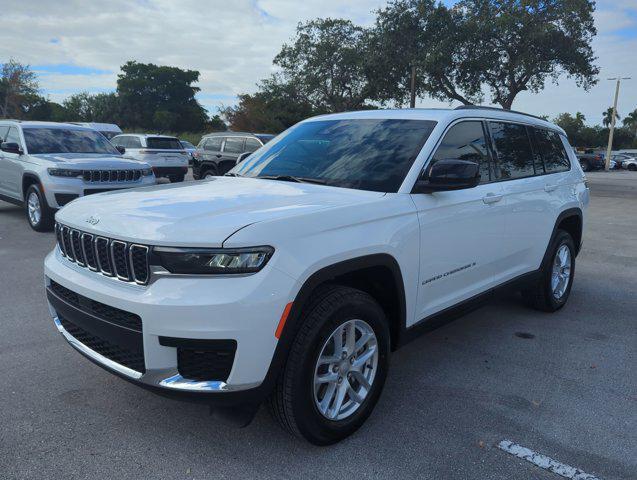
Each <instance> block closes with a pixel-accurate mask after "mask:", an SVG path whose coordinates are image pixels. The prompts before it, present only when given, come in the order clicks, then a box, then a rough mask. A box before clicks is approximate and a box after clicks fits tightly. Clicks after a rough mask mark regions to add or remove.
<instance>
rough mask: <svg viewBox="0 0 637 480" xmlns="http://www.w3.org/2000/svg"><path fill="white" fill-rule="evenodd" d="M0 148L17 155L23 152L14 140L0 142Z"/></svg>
mask: <svg viewBox="0 0 637 480" xmlns="http://www.w3.org/2000/svg"><path fill="white" fill-rule="evenodd" d="M0 150H2V151H3V152H7V153H16V154H18V155H22V153H23V152H22V149H21V148H20V145H18V144H17V143H15V142H2V144H0Z"/></svg>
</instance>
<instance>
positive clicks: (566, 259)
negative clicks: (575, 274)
mask: <svg viewBox="0 0 637 480" xmlns="http://www.w3.org/2000/svg"><path fill="white" fill-rule="evenodd" d="M570 278H571V250H570V249H569V248H568V246H566V245H562V246H561V247H560V248H558V250H557V252H556V253H555V258H554V259H553V270H552V271H551V291H552V292H553V297H555V299H556V300H559V299H561V298H562V297H563V296H564V293H566V289H567V288H568V282H569V280H570Z"/></svg>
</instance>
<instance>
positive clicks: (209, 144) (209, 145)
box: [203, 137, 223, 152]
mask: <svg viewBox="0 0 637 480" xmlns="http://www.w3.org/2000/svg"><path fill="white" fill-rule="evenodd" d="M222 141H223V137H210V138H208V139H207V140H206V141H205V143H204V144H203V149H204V150H208V151H211V152H220V151H221V142H222Z"/></svg>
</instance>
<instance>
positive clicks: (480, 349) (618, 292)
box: [0, 171, 637, 480]
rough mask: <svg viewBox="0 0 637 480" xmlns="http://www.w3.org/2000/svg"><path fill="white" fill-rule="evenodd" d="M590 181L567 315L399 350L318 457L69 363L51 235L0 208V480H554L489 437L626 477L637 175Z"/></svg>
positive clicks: (77, 359)
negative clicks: (363, 414) (48, 261)
mask: <svg viewBox="0 0 637 480" xmlns="http://www.w3.org/2000/svg"><path fill="white" fill-rule="evenodd" d="M588 177H589V181H590V185H591V191H592V200H591V206H590V210H589V219H588V225H587V227H586V232H585V235H584V247H583V250H582V252H581V254H580V256H579V257H578V260H577V268H576V275H575V282H574V286H573V290H572V294H571V298H570V301H569V303H568V304H567V306H566V307H565V308H564V309H563V310H561V311H560V312H558V313H556V314H552V315H551V314H543V313H539V312H535V311H532V310H528V309H527V308H526V307H524V306H523V305H522V304H521V302H520V301H519V300H518V299H516V298H503V299H500V300H497V301H494V302H492V303H490V304H488V305H486V306H484V307H483V308H481V309H480V310H477V311H475V312H473V313H471V314H469V315H467V316H465V317H463V318H461V319H458V320H456V321H454V322H452V323H449V324H447V325H445V326H443V327H441V328H439V329H437V330H435V331H433V332H431V333H429V334H427V335H425V336H423V337H421V338H420V339H418V340H416V341H414V342H412V343H411V344H409V345H408V346H406V347H405V348H403V349H402V350H400V351H398V352H396V353H395V354H394V355H393V356H392V366H391V369H390V373H389V377H388V381H387V384H386V386H385V390H384V393H383V395H382V397H381V400H380V402H379V404H378V406H377V407H376V410H375V412H374V413H373V415H372V417H371V418H370V419H369V421H368V422H367V423H366V424H365V425H364V426H363V427H362V429H361V430H360V431H359V432H358V433H357V434H355V435H354V436H353V437H351V438H349V439H347V440H345V441H344V442H342V443H341V444H339V445H337V446H332V447H324V448H318V447H313V446H311V445H308V444H305V443H303V442H301V441H299V440H297V439H295V438H293V437H290V436H288V435H287V434H286V433H284V432H283V431H282V430H281V429H279V428H278V426H277V425H276V424H275V422H274V421H273V420H271V419H270V417H269V416H268V414H267V412H266V410H265V409H264V408H263V409H262V410H261V411H260V412H259V414H258V415H257V418H256V419H255V421H254V422H253V423H252V424H251V425H250V426H249V427H247V428H245V429H235V428H234V427H229V426H226V425H223V424H220V423H218V422H217V421H215V420H213V419H212V418H211V417H210V416H209V415H208V411H207V410H206V408H205V407H204V406H201V405H192V404H186V403H179V402H175V401H172V400H168V399H164V398H161V397H158V396H155V395H153V394H151V393H149V392H146V391H144V390H142V389H140V388H137V387H135V386H133V385H130V384H128V383H127V382H124V381H122V380H120V379H119V378H116V377H115V376H113V375H111V374H109V373H107V372H105V371H103V370H102V369H100V368H99V367H97V366H95V365H93V364H92V363H90V362H88V361H87V360H85V359H84V358H82V356H81V355H79V354H78V353H76V352H75V351H74V350H73V349H72V348H71V347H70V346H69V345H67V344H66V343H65V342H64V341H63V340H62V338H61V337H60V336H59V334H58V333H57V331H56V329H55V327H54V325H53V322H52V321H51V318H50V316H49V313H48V310H47V307H46V302H45V296H44V292H43V280H42V274H43V273H42V261H43V258H44V256H45V254H46V253H47V252H48V251H49V250H50V249H51V248H52V247H53V244H54V237H53V234H38V233H35V232H33V231H32V230H31V229H30V228H29V226H28V225H27V222H26V220H25V219H24V215H23V212H22V211H21V210H20V209H19V208H17V207H14V206H11V205H9V204H7V203H2V202H0V279H1V280H0V285H1V287H0V325H1V326H2V332H1V333H0V362H1V365H2V367H1V372H2V373H0V385H1V386H0V405H1V408H0V424H1V427H0V478H2V479H5V478H6V479H9V478H11V479H13V478H16V479H17V478H20V479H25V478H73V479H76V478H153V479H158V478H184V479H188V478H198V479H201V478H325V477H334V476H336V477H338V478H344V477H347V476H351V478H357V479H358V478H389V477H394V478H432V479H447V478H459V479H512V478H516V479H556V478H559V477H557V476H556V475H555V474H553V473H550V472H548V471H546V470H543V469H540V468H538V467H536V466H534V465H532V464H531V463H529V462H527V461H525V460H522V459H518V458H516V457H514V456H512V455H509V454H507V453H505V452H503V451H502V450H500V449H498V448H497V445H498V444H499V443H500V442H501V441H502V440H510V441H512V442H516V443H518V444H520V445H523V446H525V447H528V448H529V449H532V450H534V451H536V452H539V453H542V454H544V455H547V456H549V457H551V458H553V459H555V460H558V461H560V462H563V463H565V464H567V465H571V466H573V467H576V468H578V469H581V470H582V471H583V472H586V473H588V474H590V475H594V476H595V477H597V478H599V479H604V480H608V479H631V478H632V479H634V478H637V368H636V367H637V296H636V295H635V292H636V291H637V173H633V172H625V171H620V172H609V173H605V172H598V173H590V174H588ZM582 478H583V477H582Z"/></svg>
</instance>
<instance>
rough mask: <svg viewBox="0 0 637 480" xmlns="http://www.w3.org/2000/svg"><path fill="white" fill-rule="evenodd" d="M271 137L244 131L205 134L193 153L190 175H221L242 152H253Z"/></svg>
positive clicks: (235, 161)
mask: <svg viewBox="0 0 637 480" xmlns="http://www.w3.org/2000/svg"><path fill="white" fill-rule="evenodd" d="M273 138H274V135H270V134H266V133H246V132H217V133H210V134H208V135H205V136H204V137H202V139H201V141H200V142H199V145H197V150H195V152H194V153H193V162H192V175H193V177H194V178H195V180H199V179H202V178H209V177H214V176H217V175H223V174H225V173H226V172H228V171H229V170H230V169H231V168H232V167H234V166H235V165H236V164H237V160H238V159H239V156H242V154H243V153H251V152H254V151H255V150H258V149H259V148H261V147H262V146H263V145H265V144H266V143H267V142H269V141H270V140H272V139H273ZM242 158H245V155H244V156H242Z"/></svg>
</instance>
